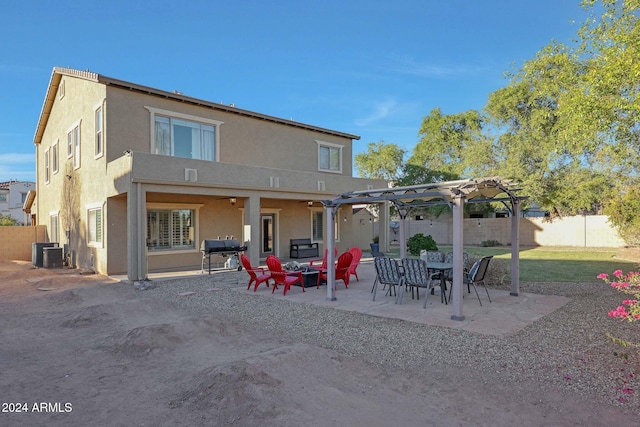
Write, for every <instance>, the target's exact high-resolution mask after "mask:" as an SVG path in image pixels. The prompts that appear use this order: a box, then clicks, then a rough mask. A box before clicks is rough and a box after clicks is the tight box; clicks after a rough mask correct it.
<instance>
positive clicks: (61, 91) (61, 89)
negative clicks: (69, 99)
mask: <svg viewBox="0 0 640 427" xmlns="http://www.w3.org/2000/svg"><path fill="white" fill-rule="evenodd" d="M64 82H65V80H64V79H62V80H60V85H59V86H58V99H62V98H64V92H65V87H64Z"/></svg>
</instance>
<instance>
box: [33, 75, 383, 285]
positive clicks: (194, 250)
mask: <svg viewBox="0 0 640 427" xmlns="http://www.w3.org/2000/svg"><path fill="white" fill-rule="evenodd" d="M356 139H359V137H358V136H356V135H351V134H348V133H344V132H339V131H334V130H330V129H325V128H322V127H318V126H313V125H308V124H304V123H298V122H295V121H292V120H285V119H281V118H277V117H273V116H269V115H265V114H260V113H256V112H252V111H249V110H243V109H241V108H236V107H234V106H228V105H223V104H218V103H213V102H209V101H205V100H201V99H196V98H192V97H189V96H185V95H182V94H180V93H177V92H166V91H163V90H159V89H154V88H150V87H146V86H142V85H139V84H134V83H129V82H125V81H122V80H117V79H114V78H110V77H106V76H103V75H100V74H96V73H92V72H89V71H78V70H73V69H67V68H54V69H53V73H52V76H51V80H50V82H49V86H48V89H47V92H46V95H45V100H44V105H43V107H42V112H41V114H40V118H39V120H38V124H37V129H36V133H35V138H34V143H35V145H36V156H37V162H36V167H37V184H36V196H35V202H34V203H33V207H32V210H31V214H32V215H34V216H35V218H36V221H37V223H38V224H44V225H46V226H47V228H48V237H49V240H50V241H57V242H60V243H61V244H68V245H69V247H70V248H71V249H72V251H73V252H74V253H75V256H76V259H77V262H76V263H77V265H78V266H80V267H83V268H92V269H94V270H95V271H98V272H100V273H105V274H122V273H124V272H126V273H127V275H128V277H129V279H130V280H141V279H144V278H145V277H146V274H147V271H157V270H172V269H182V268H187V267H194V266H200V263H201V260H202V256H201V253H200V251H199V247H200V243H199V242H201V241H202V240H203V239H216V238H218V237H219V236H220V237H221V238H225V237H226V236H235V238H236V239H238V240H240V241H241V242H244V243H246V244H247V245H248V251H247V254H248V256H249V258H250V259H251V261H252V262H253V263H255V264H257V263H258V262H259V261H260V260H261V259H264V258H265V257H266V256H267V255H270V254H275V255H278V256H282V257H285V256H288V254H289V240H290V239H293V238H308V237H310V238H311V239H312V240H313V241H315V242H318V243H320V244H321V248H322V243H323V239H324V236H325V235H324V226H325V221H324V220H323V216H324V213H325V211H324V209H323V208H322V204H321V203H320V201H321V200H326V199H329V198H331V197H332V196H333V195H335V194H340V193H343V192H346V191H351V190H366V189H369V188H379V187H381V186H386V182H384V181H380V180H369V179H361V178H354V177H353V175H352V143H353V140H356ZM338 214H339V217H340V218H343V219H344V220H342V221H338V225H337V240H338V243H337V244H338V247H340V248H344V249H346V248H348V247H350V246H352V245H353V244H354V242H355V241H356V240H355V239H354V236H353V232H354V231H353V225H352V222H353V217H352V212H351V210H350V209H348V210H347V209H344V211H340V212H339V213H338Z"/></svg>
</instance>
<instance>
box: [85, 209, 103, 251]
mask: <svg viewBox="0 0 640 427" xmlns="http://www.w3.org/2000/svg"><path fill="white" fill-rule="evenodd" d="M88 214H89V218H88V220H87V223H88V224H89V233H88V235H89V243H98V244H102V208H95V209H89V211H88Z"/></svg>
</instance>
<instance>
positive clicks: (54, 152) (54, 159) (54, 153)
mask: <svg viewBox="0 0 640 427" xmlns="http://www.w3.org/2000/svg"><path fill="white" fill-rule="evenodd" d="M51 170H52V171H53V173H54V174H56V173H58V141H57V140H56V142H54V144H53V146H52V147H51Z"/></svg>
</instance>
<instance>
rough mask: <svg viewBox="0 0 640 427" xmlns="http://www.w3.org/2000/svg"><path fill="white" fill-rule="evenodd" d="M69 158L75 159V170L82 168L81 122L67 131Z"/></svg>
mask: <svg viewBox="0 0 640 427" xmlns="http://www.w3.org/2000/svg"><path fill="white" fill-rule="evenodd" d="M67 157H73V168H74V169H78V168H79V167H80V122H78V123H76V124H75V125H73V127H72V128H71V129H69V130H68V131H67Z"/></svg>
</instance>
